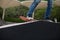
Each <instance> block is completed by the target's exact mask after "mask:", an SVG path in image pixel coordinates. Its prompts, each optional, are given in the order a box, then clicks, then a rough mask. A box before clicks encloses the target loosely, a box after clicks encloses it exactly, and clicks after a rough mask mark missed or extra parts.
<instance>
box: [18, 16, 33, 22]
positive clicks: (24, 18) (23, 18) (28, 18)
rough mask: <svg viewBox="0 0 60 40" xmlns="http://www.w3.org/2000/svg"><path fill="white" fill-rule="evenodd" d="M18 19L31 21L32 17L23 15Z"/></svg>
mask: <svg viewBox="0 0 60 40" xmlns="http://www.w3.org/2000/svg"><path fill="white" fill-rule="evenodd" d="M19 18H20V19H22V20H23V21H32V19H33V18H31V17H24V16H20V17H19Z"/></svg>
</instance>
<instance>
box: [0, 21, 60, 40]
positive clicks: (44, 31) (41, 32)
mask: <svg viewBox="0 0 60 40" xmlns="http://www.w3.org/2000/svg"><path fill="white" fill-rule="evenodd" d="M59 39H60V24H59V23H50V22H45V21H36V22H32V23H27V24H23V25H15V26H12V27H7V28H1V29H0V40H59Z"/></svg>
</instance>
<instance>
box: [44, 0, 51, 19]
mask: <svg viewBox="0 0 60 40" xmlns="http://www.w3.org/2000/svg"><path fill="white" fill-rule="evenodd" d="M47 5H48V6H47V9H46V13H45V16H44V19H49V17H50V14H51V9H52V0H48V4H47Z"/></svg>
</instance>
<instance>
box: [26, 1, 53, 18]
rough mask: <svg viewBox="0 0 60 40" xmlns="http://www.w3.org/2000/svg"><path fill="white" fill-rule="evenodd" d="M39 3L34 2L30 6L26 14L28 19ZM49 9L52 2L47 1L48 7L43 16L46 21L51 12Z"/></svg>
mask: <svg viewBox="0 0 60 40" xmlns="http://www.w3.org/2000/svg"><path fill="white" fill-rule="evenodd" d="M40 2H41V0H34V2H33V3H32V4H31V6H30V8H29V11H28V13H27V16H28V17H32V13H33V11H34V10H35V8H36V7H37V5H38V4H39V3H40ZM51 8H52V0H48V7H47V10H46V13H45V15H44V18H45V19H47V18H49V15H50V12H51Z"/></svg>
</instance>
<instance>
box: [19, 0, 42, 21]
mask: <svg viewBox="0 0 60 40" xmlns="http://www.w3.org/2000/svg"><path fill="white" fill-rule="evenodd" d="M40 1H41V0H34V2H33V3H32V4H31V6H30V8H29V11H28V12H27V17H24V16H20V18H21V19H22V20H24V21H28V20H30V19H33V18H32V14H33V11H34V10H35V8H36V7H37V5H38V4H39V3H40Z"/></svg>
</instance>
